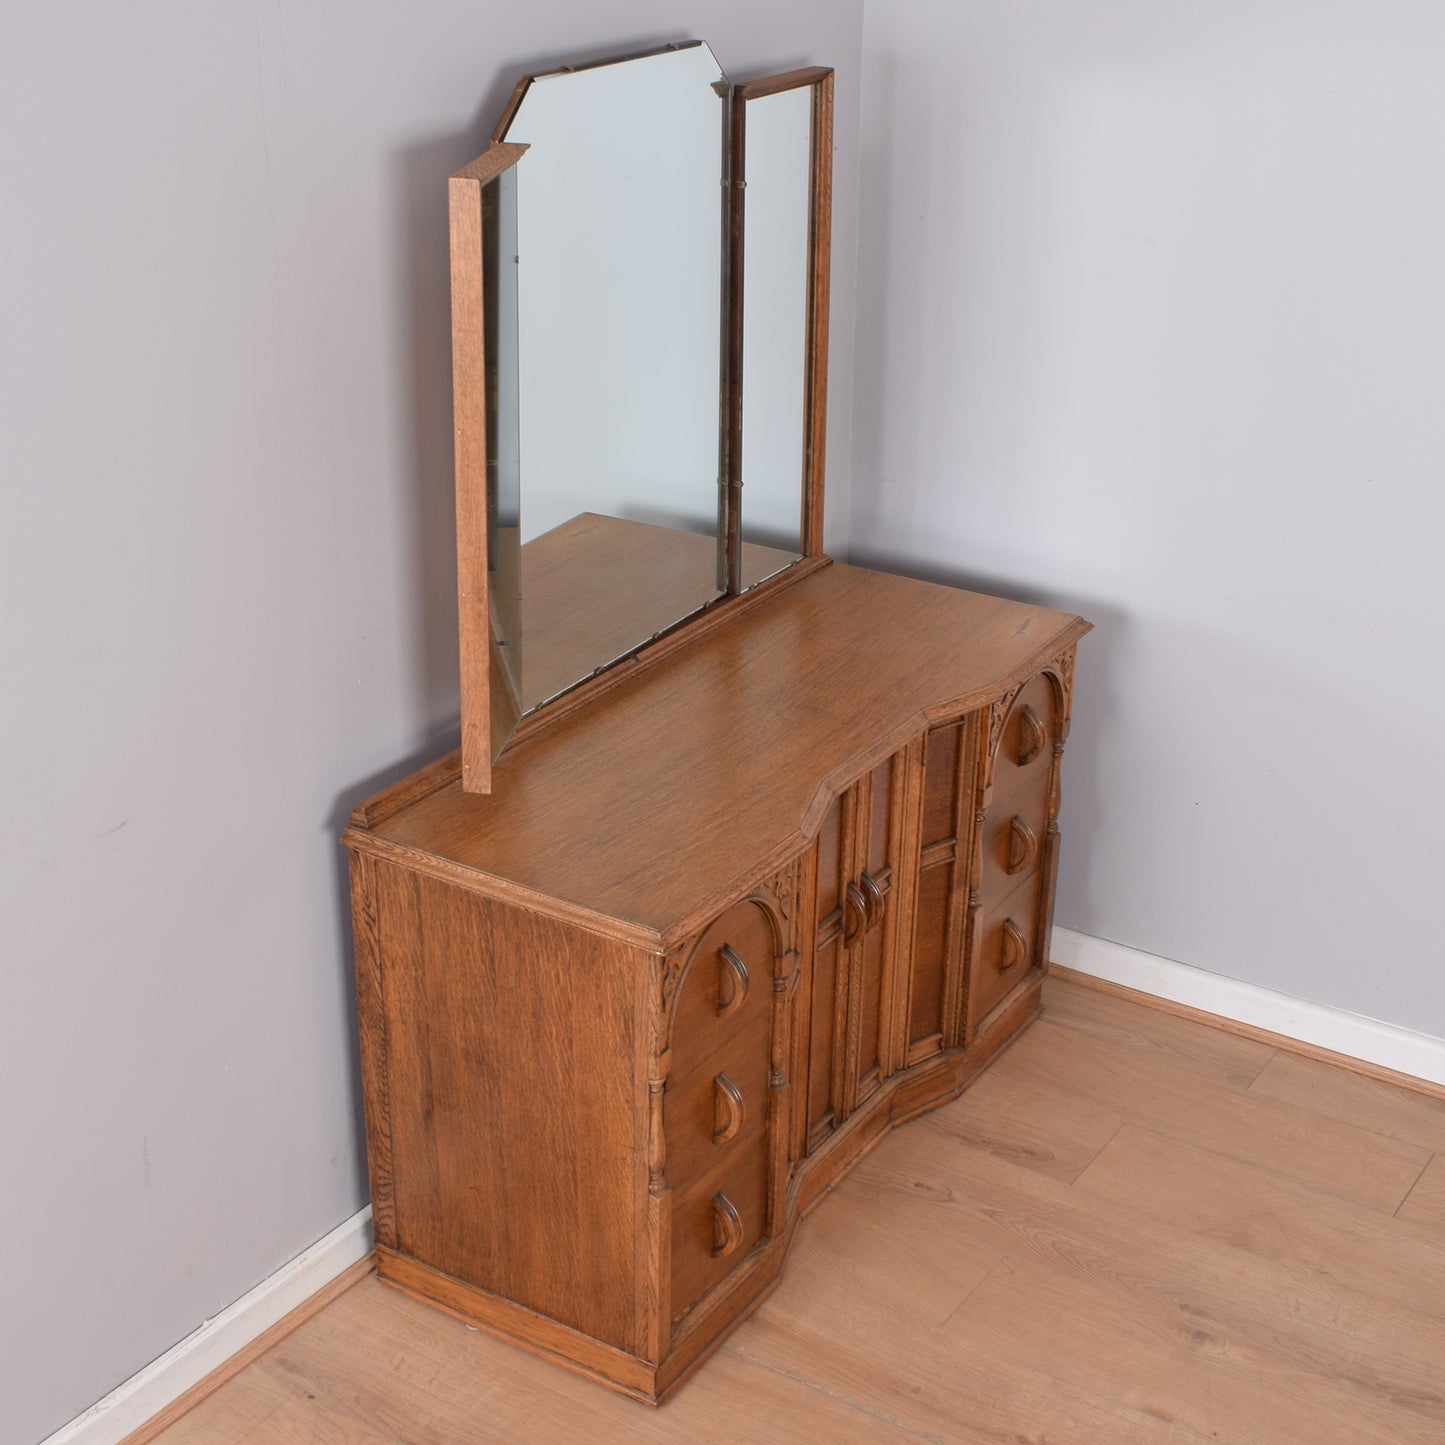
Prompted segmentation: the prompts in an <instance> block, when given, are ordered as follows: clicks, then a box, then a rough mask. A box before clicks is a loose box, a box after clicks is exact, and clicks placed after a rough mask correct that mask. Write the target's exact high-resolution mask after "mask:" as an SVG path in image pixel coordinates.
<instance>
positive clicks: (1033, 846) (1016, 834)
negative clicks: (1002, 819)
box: [1004, 814, 1039, 873]
mask: <svg viewBox="0 0 1445 1445" xmlns="http://www.w3.org/2000/svg"><path fill="white" fill-rule="evenodd" d="M1038 851H1039V840H1038V839H1037V838H1036V837H1035V836H1034V830H1033V829H1032V828H1030V827H1029V825H1028V824H1027V823H1025V822H1024V820H1023V819H1022V818H1020V817H1018V816H1017V814H1015V816H1014V820H1013V822H1012V823H1010V824H1009V825H1008V867H1007V868H1006V869H1005V870H1004V871H1005V872H1007V873H1022V872H1023V871H1024V869H1025V868H1027V867H1029V866H1030V864H1032V863H1033V861H1034V857H1035V856H1036V855H1037V853H1038Z"/></svg>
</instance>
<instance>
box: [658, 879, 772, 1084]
mask: <svg viewBox="0 0 1445 1445" xmlns="http://www.w3.org/2000/svg"><path fill="white" fill-rule="evenodd" d="M776 953H777V940H776V938H775V937H774V933H773V925H772V923H771V922H770V920H769V917H768V912H767V910H766V909H765V908H764V907H763V906H762V905H761V904H760V903H756V902H754V901H752V900H751V899H745V900H744V901H743V902H741V903H735V904H734V905H733V906H732V907H731V908H729V909H728V910H727V911H726V912H725V913H724V914H722V916H721V917H719V918H718V919H717V920H716V921H715V922H713V923H712V924H711V925H710V926H709V927H708V929H707V930H706V931H705V932H704V933H703V935H702V937H701V938H700V939H699V940H698V942H697V946H696V947H695V948H694V949H693V952H692V957H691V959H690V961H689V962H688V965H687V971H686V974H685V975H684V977H683V980H682V983H681V985H680V990H681V991H680V993H679V994H678V999H677V1012H676V1016H675V1018H674V1020H673V1025H672V1052H673V1056H674V1058H675V1060H676V1063H677V1065H678V1066H679V1067H682V1068H686V1067H688V1065H689V1062H690V1061H691V1060H694V1059H699V1058H701V1057H702V1055H703V1054H705V1053H711V1052H712V1051H713V1050H714V1049H716V1048H717V1047H718V1045H719V1043H720V1041H722V1040H724V1039H730V1038H736V1037H739V1036H740V1035H744V1034H748V1033H751V1032H754V1031H755V1030H756V1029H757V1028H758V1027H759V1024H760V1023H761V1027H762V1029H763V1033H764V1037H766V1032H767V1026H768V1018H769V1013H770V1010H771V1008H772V996H773V968H774V963H775V959H776Z"/></svg>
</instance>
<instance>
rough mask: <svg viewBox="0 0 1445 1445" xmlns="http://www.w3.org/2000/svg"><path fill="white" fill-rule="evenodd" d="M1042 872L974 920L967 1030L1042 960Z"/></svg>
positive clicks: (987, 1013)
mask: <svg viewBox="0 0 1445 1445" xmlns="http://www.w3.org/2000/svg"><path fill="white" fill-rule="evenodd" d="M1043 884H1044V879H1043V874H1042V873H1041V872H1040V870H1039V869H1037V868H1035V869H1034V871H1033V873H1032V874H1030V875H1029V876H1027V877H1025V878H1024V879H1023V880H1022V881H1021V882H1020V884H1019V886H1018V887H1016V888H1014V889H1013V890H1012V891H1011V892H1010V893H1008V894H1007V895H1006V896H1005V897H1004V898H1003V899H1002V900H1001V901H1000V902H998V903H996V904H995V905H993V906H992V907H991V908H989V909H988V910H987V911H986V912H985V913H984V914H983V916H982V917H981V918H980V919H979V923H978V928H977V931H976V933H975V936H974V945H973V959H972V965H971V967H970V969H969V1003H968V1015H969V1022H970V1025H971V1027H972V1028H977V1026H978V1025H979V1024H980V1023H981V1022H982V1021H983V1020H984V1019H985V1018H987V1017H988V1015H989V1014H991V1013H992V1012H993V1011H994V1009H995V1008H997V1007H998V1005H999V1004H1000V1003H1002V1002H1003V1001H1004V999H1005V998H1007V997H1008V995H1009V994H1011V993H1012V992H1013V991H1014V989H1015V988H1016V987H1017V986H1018V985H1019V984H1021V983H1022V982H1023V981H1024V980H1025V979H1026V978H1027V977H1028V976H1029V973H1030V971H1031V970H1032V969H1033V968H1034V966H1035V965H1036V964H1038V963H1040V962H1041V960H1042V953H1041V945H1042V938H1041V937H1040V933H1041V920H1040V917H1039V912H1040V904H1041V902H1042V894H1043Z"/></svg>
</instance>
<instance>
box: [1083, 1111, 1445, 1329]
mask: <svg viewBox="0 0 1445 1445" xmlns="http://www.w3.org/2000/svg"><path fill="white" fill-rule="evenodd" d="M1073 1187H1074V1188H1075V1189H1076V1190H1077V1191H1078V1192H1079V1194H1080V1196H1081V1197H1087V1198H1090V1199H1094V1200H1097V1201H1098V1202H1099V1203H1100V1204H1101V1205H1104V1206H1113V1207H1125V1206H1130V1205H1132V1204H1133V1203H1134V1202H1135V1201H1137V1200H1139V1199H1140V1198H1147V1200H1148V1202H1149V1210H1150V1213H1151V1214H1152V1215H1153V1217H1154V1218H1156V1219H1159V1220H1164V1221H1167V1222H1168V1223H1169V1224H1171V1225H1172V1226H1174V1227H1175V1228H1178V1229H1179V1230H1181V1231H1185V1232H1191V1233H1196V1234H1200V1235H1202V1236H1204V1237H1205V1238H1212V1239H1217V1240H1221V1241H1223V1242H1225V1243H1227V1244H1230V1245H1232V1246H1233V1247H1234V1248H1236V1249H1240V1250H1243V1251H1244V1252H1245V1253H1247V1254H1251V1255H1255V1256H1256V1257H1258V1258H1259V1259H1261V1260H1274V1259H1281V1258H1287V1259H1290V1260H1292V1261H1294V1262H1295V1263H1297V1264H1300V1265H1302V1266H1303V1267H1304V1268H1306V1269H1308V1270H1311V1271H1314V1272H1315V1273H1316V1274H1317V1275H1318V1276H1319V1278H1320V1280H1321V1282H1322V1283H1324V1284H1335V1285H1341V1286H1343V1287H1345V1288H1347V1289H1353V1290H1358V1291H1360V1292H1361V1293H1363V1294H1368V1295H1374V1296H1375V1297H1377V1298H1379V1299H1382V1300H1385V1301H1388V1302H1389V1303H1391V1304H1395V1305H1399V1306H1401V1307H1402V1308H1405V1309H1411V1310H1416V1311H1419V1312H1420V1313H1422V1314H1428V1315H1430V1316H1432V1317H1433V1318H1435V1319H1440V1320H1445V1247H1435V1246H1433V1245H1431V1244H1429V1243H1427V1242H1425V1241H1424V1240H1422V1239H1420V1238H1417V1237H1415V1236H1414V1235H1413V1233H1412V1232H1411V1231H1408V1230H1405V1229H1402V1228H1401V1227H1399V1222H1398V1221H1395V1220H1391V1219H1388V1218H1386V1217H1384V1216H1381V1215H1379V1214H1377V1213H1375V1212H1374V1211H1373V1210H1369V1209H1362V1208H1360V1207H1358V1206H1356V1205H1351V1204H1348V1203H1346V1202H1344V1201H1342V1200H1337V1199H1331V1198H1329V1197H1328V1196H1326V1195H1323V1194H1319V1193H1317V1192H1316V1191H1314V1190H1312V1189H1309V1188H1307V1187H1306V1186H1304V1185H1300V1184H1295V1183H1292V1182H1291V1181H1289V1180H1286V1179H1281V1178H1278V1177H1276V1176H1273V1175H1270V1174H1267V1173H1265V1172H1264V1171H1262V1170H1258V1169H1253V1168H1251V1167H1250V1166H1248V1165H1245V1164H1241V1163H1239V1162H1238V1161H1237V1160H1234V1159H1230V1158H1227V1157H1226V1156H1224V1155H1221V1154H1215V1153H1212V1152H1210V1151H1208V1150H1203V1149H1200V1148H1198V1147H1197V1146H1195V1145H1194V1144H1191V1143H1185V1142H1181V1141H1179V1140H1176V1139H1169V1138H1166V1137H1164V1136H1161V1135H1158V1134H1153V1133H1150V1132H1148V1131H1147V1130H1143V1129H1137V1128H1125V1129H1122V1130H1120V1132H1119V1134H1118V1135H1117V1136H1116V1137H1115V1138H1114V1139H1113V1141H1112V1142H1111V1143H1110V1144H1109V1145H1108V1146H1107V1147H1106V1148H1105V1149H1104V1150H1103V1151H1102V1152H1101V1153H1100V1155H1099V1157H1098V1158H1097V1159H1096V1160H1095V1161H1094V1162H1093V1163H1092V1164H1091V1165H1089V1167H1088V1168H1087V1169H1086V1170H1085V1171H1084V1172H1083V1174H1082V1175H1081V1176H1080V1177H1079V1179H1078V1181H1077V1182H1076V1183H1075V1184H1074V1186H1073Z"/></svg>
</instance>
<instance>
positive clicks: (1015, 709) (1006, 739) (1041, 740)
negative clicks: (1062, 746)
mask: <svg viewBox="0 0 1445 1445" xmlns="http://www.w3.org/2000/svg"><path fill="white" fill-rule="evenodd" d="M1056 712H1057V709H1056V706H1055V698H1054V687H1053V684H1052V683H1051V682H1050V680H1049V677H1048V674H1046V673H1040V674H1039V675H1038V676H1037V677H1034V678H1031V679H1030V680H1029V681H1028V682H1026V683H1025V684H1024V686H1023V688H1022V690H1021V691H1020V692H1019V695H1018V696H1017V697H1016V698H1015V699H1014V701H1013V706H1012V707H1011V708H1010V709H1009V712H1008V716H1007V717H1006V718H1005V719H1004V725H1003V733H1002V735H1001V736H1000V738H999V743H998V752H997V754H996V762H995V765H994V782H995V783H998V782H1000V781H1001V780H1002V778H1003V777H1004V776H1005V775H1007V774H1009V773H1016V772H1026V773H1033V772H1040V773H1043V774H1045V775H1047V773H1048V771H1049V763H1050V762H1051V761H1052V759H1053V755H1054V741H1055V737H1056V733H1057V729H1058V720H1057V717H1056Z"/></svg>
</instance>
